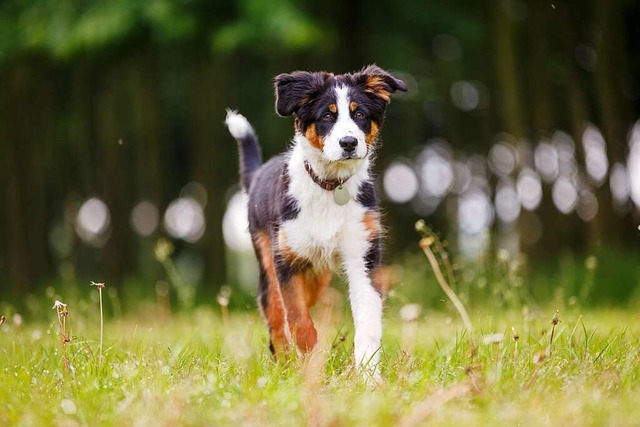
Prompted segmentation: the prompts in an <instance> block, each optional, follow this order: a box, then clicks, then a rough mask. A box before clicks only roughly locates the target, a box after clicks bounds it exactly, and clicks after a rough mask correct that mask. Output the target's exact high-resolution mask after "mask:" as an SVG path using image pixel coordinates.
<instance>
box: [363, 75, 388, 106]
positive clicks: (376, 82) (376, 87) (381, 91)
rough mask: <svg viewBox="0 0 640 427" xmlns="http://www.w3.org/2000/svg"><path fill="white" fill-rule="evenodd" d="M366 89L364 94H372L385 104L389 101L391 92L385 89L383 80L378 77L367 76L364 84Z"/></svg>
mask: <svg viewBox="0 0 640 427" xmlns="http://www.w3.org/2000/svg"><path fill="white" fill-rule="evenodd" d="M366 86H367V89H365V91H366V92H370V93H374V94H376V96H379V97H380V98H382V99H383V100H384V101H385V102H386V103H389V102H390V101H391V92H389V91H388V90H387V89H386V88H385V87H386V83H385V82H384V79H383V78H382V77H380V76H369V77H368V78H367V83H366Z"/></svg>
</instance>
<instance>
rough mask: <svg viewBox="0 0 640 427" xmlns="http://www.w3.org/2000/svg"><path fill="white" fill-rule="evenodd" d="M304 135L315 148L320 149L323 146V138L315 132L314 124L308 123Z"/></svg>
mask: <svg viewBox="0 0 640 427" xmlns="http://www.w3.org/2000/svg"><path fill="white" fill-rule="evenodd" d="M304 136H305V138H307V139H308V140H309V142H310V143H311V145H313V146H314V147H316V148H317V149H319V150H322V149H323V148H324V139H323V138H322V137H320V136H318V133H317V132H316V125H314V124H310V125H309V127H308V128H307V130H306V131H305V132H304Z"/></svg>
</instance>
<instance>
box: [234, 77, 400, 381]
mask: <svg viewBox="0 0 640 427" xmlns="http://www.w3.org/2000/svg"><path fill="white" fill-rule="evenodd" d="M397 90H401V91H406V90H407V86H406V84H405V83H404V82H403V81H401V80H399V79H397V78H395V77H394V76H392V75H391V74H389V73H388V72H386V71H384V70H382V69H381V68H379V67H377V66H375V65H371V66H368V67H366V68H364V69H362V70H361V71H359V72H354V73H348V74H341V75H334V74H331V73H326V72H316V73H310V72H304V71H295V72H293V73H291V74H280V75H278V76H277V77H276V78H275V95H276V112H277V113H278V115H280V116H283V117H286V116H294V117H295V120H294V129H295V135H294V137H293V144H292V146H291V148H290V149H289V150H288V151H287V152H286V153H283V154H280V155H278V156H276V157H273V158H272V159H270V160H269V161H268V162H266V163H264V164H262V161H261V150H260V146H259V145H258V142H257V138H256V135H255V133H254V131H253V128H252V127H251V125H250V124H249V122H248V121H247V119H246V118H245V117H244V116H242V115H240V114H237V113H235V112H233V111H228V113H227V118H226V124H227V127H228V129H229V132H230V133H231V135H233V137H234V138H235V139H236V140H237V141H238V146H239V154H240V174H241V183H242V186H243V187H244V189H245V190H246V191H247V193H248V194H249V231H250V233H251V238H252V241H253V246H254V249H255V253H256V257H257V258H258V262H259V267H260V279H259V286H258V303H259V306H260V309H261V312H262V314H263V316H264V318H265V319H266V322H267V324H268V326H269V335H270V349H271V351H272V352H273V353H274V354H275V355H276V357H277V356H278V355H281V354H283V353H286V352H288V351H290V350H291V349H294V348H296V349H297V351H298V352H301V353H305V352H308V351H310V350H311V349H312V348H313V347H314V346H315V345H316V341H317V332H316V329H315V327H314V325H313V321H312V319H311V317H310V316H309V308H310V307H311V306H313V305H314V304H315V302H316V301H317V300H318V296H319V295H320V293H321V292H322V291H323V290H324V289H325V288H326V287H327V285H328V284H329V281H330V280H331V276H332V274H333V273H336V272H344V274H345V275H346V278H347V280H348V284H349V301H350V303H351V311H352V315H353V321H354V327H355V361H356V366H357V367H358V369H359V370H360V371H361V372H363V373H364V374H366V375H371V376H373V377H375V378H378V377H379V370H378V361H379V349H380V339H381V336H382V301H383V298H384V294H385V289H384V285H383V283H382V282H381V280H380V274H379V269H380V254H381V231H382V229H381V225H380V212H379V207H378V198H377V196H376V191H375V185H374V181H373V177H372V176H371V167H372V162H373V157H374V150H375V147H376V142H377V140H378V135H379V132H380V128H381V127H382V123H383V120H384V115H385V110H386V107H387V105H388V104H389V101H390V96H391V94H392V93H394V92H396V91H397Z"/></svg>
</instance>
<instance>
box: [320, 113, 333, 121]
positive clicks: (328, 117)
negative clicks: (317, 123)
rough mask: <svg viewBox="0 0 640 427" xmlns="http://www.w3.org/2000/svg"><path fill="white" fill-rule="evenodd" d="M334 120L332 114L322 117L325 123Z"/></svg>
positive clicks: (325, 114)
mask: <svg viewBox="0 0 640 427" xmlns="http://www.w3.org/2000/svg"><path fill="white" fill-rule="evenodd" d="M332 119H333V114H331V113H324V114H323V115H322V120H324V121H325V122H328V121H330V120H332Z"/></svg>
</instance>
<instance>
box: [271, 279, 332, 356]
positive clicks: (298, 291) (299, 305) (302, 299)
mask: <svg viewBox="0 0 640 427" xmlns="http://www.w3.org/2000/svg"><path fill="white" fill-rule="evenodd" d="M330 280H331V274H330V273H329V272H321V273H316V272H314V271H312V270H305V271H302V272H299V273H296V274H294V275H293V277H292V278H291V282H290V283H289V285H288V286H287V288H286V291H285V292H284V293H283V295H282V297H283V301H284V305H285V307H286V310H287V319H288V321H289V328H290V331H291V336H292V337H293V338H294V340H295V343H296V345H297V346H298V348H299V349H300V351H302V352H308V351H310V350H312V349H313V348H314V347H315V345H316V343H317V341H318V333H317V331H316V328H315V326H314V325H313V320H312V319H311V316H310V315H309V307H311V306H312V305H314V304H315V302H316V301H317V300H318V297H319V295H320V294H321V293H322V291H323V290H324V289H325V288H326V287H327V285H328V284H329V281H330Z"/></svg>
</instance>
